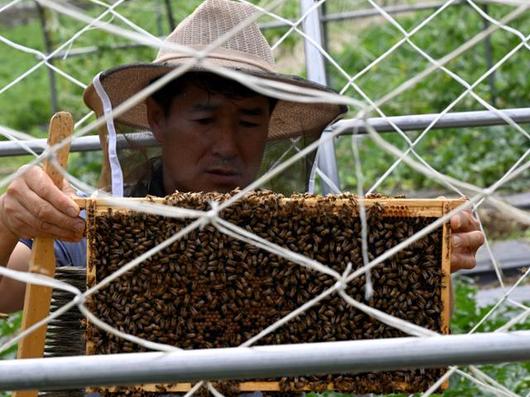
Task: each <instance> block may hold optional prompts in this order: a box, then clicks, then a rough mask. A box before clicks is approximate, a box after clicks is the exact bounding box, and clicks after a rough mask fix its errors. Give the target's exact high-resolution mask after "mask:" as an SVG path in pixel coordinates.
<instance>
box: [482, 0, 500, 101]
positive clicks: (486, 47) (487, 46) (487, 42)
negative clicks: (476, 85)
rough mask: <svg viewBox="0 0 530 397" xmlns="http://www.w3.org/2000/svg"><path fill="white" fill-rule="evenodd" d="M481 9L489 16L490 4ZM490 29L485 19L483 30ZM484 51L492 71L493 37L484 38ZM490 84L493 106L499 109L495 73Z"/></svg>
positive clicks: (491, 76)
mask: <svg viewBox="0 0 530 397" xmlns="http://www.w3.org/2000/svg"><path fill="white" fill-rule="evenodd" d="M480 7H482V10H483V11H484V12H485V13H486V14H488V11H489V6H488V4H484V5H482V6H480ZM489 27H490V22H489V21H488V20H487V19H486V18H483V30H488V29H489ZM484 50H485V53H486V66H487V68H488V70H491V69H492V68H493V46H492V44H491V35H487V36H486V37H485V38H484ZM488 84H489V86H490V94H491V104H492V105H493V106H494V107H497V92H496V90H495V71H493V73H490V74H489V76H488Z"/></svg>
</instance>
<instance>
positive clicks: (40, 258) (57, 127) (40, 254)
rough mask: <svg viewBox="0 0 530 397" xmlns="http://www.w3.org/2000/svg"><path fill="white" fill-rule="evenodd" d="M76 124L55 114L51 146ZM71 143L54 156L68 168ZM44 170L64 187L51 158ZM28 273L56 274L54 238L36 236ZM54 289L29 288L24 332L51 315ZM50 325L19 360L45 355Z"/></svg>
mask: <svg viewBox="0 0 530 397" xmlns="http://www.w3.org/2000/svg"><path fill="white" fill-rule="evenodd" d="M73 129H74V122H73V119H72V116H71V115H70V113H67V112H59V113H56V114H55V115H54V116H53V117H52V118H51V121H50V128H49V132H48V147H51V146H53V145H56V144H57V143H59V142H61V141H63V140H64V139H66V138H68V137H70V136H71V135H72V131H73ZM69 153H70V144H69V143H68V144H65V145H64V146H62V147H61V148H60V149H59V150H57V152H56V153H55V160H56V161H57V163H58V164H59V165H60V166H61V167H62V168H65V167H66V165H67V163H68V155H69ZM44 171H45V172H46V173H47V174H48V176H49V177H50V179H51V180H52V181H53V183H54V184H55V185H56V186H57V187H59V188H61V187H62V186H60V184H61V183H62V174H61V172H60V171H59V170H58V169H57V168H56V166H55V165H54V162H53V161H51V160H50V159H46V160H45V161H44ZM29 270H30V272H33V273H40V274H44V275H46V276H49V277H53V276H54V275H55V251H54V240H53V239H51V238H42V237H37V238H35V239H34V240H33V246H32V249H31V257H30V262H29ZM51 294H52V290H51V288H48V287H42V286H38V285H31V284H29V285H27V286H26V292H25V299H24V312H23V317H22V326H21V329H22V330H25V329H28V328H29V327H31V326H32V325H34V324H36V323H37V322H39V321H40V320H42V319H44V318H45V317H46V316H47V315H48V314H49V313H50V300H51ZM46 330H47V326H46V325H42V326H41V327H39V328H37V329H36V330H34V331H33V332H32V333H31V334H30V335H29V336H27V337H25V338H24V339H22V341H21V342H20V343H19V348H18V354H17V357H18V358H37V357H42V355H43V352H44V341H45V337H46ZM13 395H14V397H36V396H37V391H36V390H29V391H17V392H15V393H14V394H13Z"/></svg>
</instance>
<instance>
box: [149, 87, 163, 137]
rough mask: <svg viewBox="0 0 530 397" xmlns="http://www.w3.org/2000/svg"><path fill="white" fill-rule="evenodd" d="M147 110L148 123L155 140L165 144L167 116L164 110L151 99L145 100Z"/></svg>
mask: <svg viewBox="0 0 530 397" xmlns="http://www.w3.org/2000/svg"><path fill="white" fill-rule="evenodd" d="M145 105H146V108H147V121H148V122H149V127H150V128H151V132H152V133H153V135H154V137H155V139H156V140H157V141H158V142H159V143H164V129H165V123H166V115H165V112H164V109H162V107H161V106H160V105H159V104H158V103H157V102H156V101H155V100H154V99H153V98H151V97H148V98H147V99H146V100H145Z"/></svg>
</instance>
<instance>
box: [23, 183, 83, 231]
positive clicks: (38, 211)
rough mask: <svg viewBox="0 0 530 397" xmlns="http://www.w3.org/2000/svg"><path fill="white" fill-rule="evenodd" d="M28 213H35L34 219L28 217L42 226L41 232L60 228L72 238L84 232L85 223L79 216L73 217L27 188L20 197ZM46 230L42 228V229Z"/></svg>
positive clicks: (33, 222)
mask: <svg viewBox="0 0 530 397" xmlns="http://www.w3.org/2000/svg"><path fill="white" fill-rule="evenodd" d="M19 201H20V203H21V204H22V206H24V208H25V210H26V211H25V212H26V213H28V212H29V213H30V214H31V215H33V219H28V220H26V222H30V223H31V224H33V225H34V226H35V227H37V228H40V229H41V232H46V231H47V230H56V228H60V229H62V230H63V231H64V232H65V236H67V237H69V238H72V237H75V236H77V235H79V234H80V233H82V232H83V230H84V228H85V223H84V221H83V220H81V219H80V218H77V217H71V216H69V215H66V214H64V212H61V211H59V210H57V208H55V207H54V206H53V205H51V204H50V203H49V202H47V201H45V200H43V199H41V198H40V197H39V196H37V194H36V193H35V192H33V191H32V190H30V189H29V188H28V189H26V191H25V194H24V195H22V196H21V197H20V199H19ZM43 228H44V229H45V230H42V229H43Z"/></svg>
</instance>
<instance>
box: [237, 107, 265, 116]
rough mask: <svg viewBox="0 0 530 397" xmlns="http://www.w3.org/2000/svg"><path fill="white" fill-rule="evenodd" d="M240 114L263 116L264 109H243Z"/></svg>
mask: <svg viewBox="0 0 530 397" xmlns="http://www.w3.org/2000/svg"><path fill="white" fill-rule="evenodd" d="M239 112H240V113H242V114H244V115H247V116H261V115H262V114H263V113H264V112H263V108H260V107H259V108H243V109H240V110H239Z"/></svg>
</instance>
